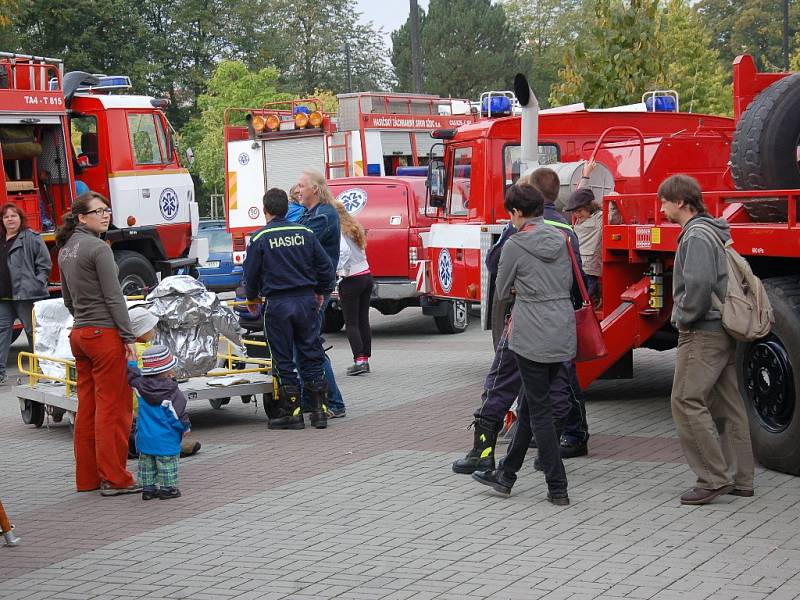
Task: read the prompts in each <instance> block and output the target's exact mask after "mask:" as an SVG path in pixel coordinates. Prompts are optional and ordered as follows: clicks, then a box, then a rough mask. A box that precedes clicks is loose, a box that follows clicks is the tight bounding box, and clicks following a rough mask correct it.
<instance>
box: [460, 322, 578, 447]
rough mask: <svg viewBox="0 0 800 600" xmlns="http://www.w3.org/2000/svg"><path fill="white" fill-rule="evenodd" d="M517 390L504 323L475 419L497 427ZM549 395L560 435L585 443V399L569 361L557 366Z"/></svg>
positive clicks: (517, 373) (513, 358)
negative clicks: (559, 425) (561, 429)
mask: <svg viewBox="0 0 800 600" xmlns="http://www.w3.org/2000/svg"><path fill="white" fill-rule="evenodd" d="M521 389H522V376H521V375H520V371H519V366H518V365H517V360H516V355H515V354H514V353H513V352H512V351H511V350H509V349H508V320H507V321H506V326H505V327H504V328H503V333H502V335H501V336H500V341H499V342H498V344H497V350H496V352H495V354H494V360H493V361H492V366H491V368H490V369H489V373H488V374H487V375H486V379H485V380H484V382H483V393H482V394H481V405H480V407H478V409H477V410H476V411H475V413H474V416H475V418H476V419H483V420H485V421H488V422H490V423H492V424H494V425H495V426H496V427H498V428H499V427H501V426H502V423H503V419H504V418H505V416H506V413H507V412H508V411H509V409H510V408H511V405H512V404H514V400H515V399H516V398H517V396H518V395H519V394H520V390H521ZM550 394H551V398H552V402H553V411H554V416H555V417H556V419H557V421H556V422H557V423H561V425H562V427H563V430H564V434H565V435H566V436H567V437H570V438H572V441H578V442H586V441H587V440H588V439H589V426H588V424H587V422H586V406H585V398H584V395H583V391H582V390H581V386H580V384H579V383H578V376H577V373H576V371H575V363H574V362H573V361H568V362H565V363H562V364H561V368H560V369H559V370H558V373H557V374H556V376H555V378H554V379H553V382H552V384H551V387H550ZM520 404H522V403H520Z"/></svg>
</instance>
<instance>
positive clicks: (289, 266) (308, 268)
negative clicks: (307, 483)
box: [244, 188, 338, 429]
mask: <svg viewBox="0 0 800 600" xmlns="http://www.w3.org/2000/svg"><path fill="white" fill-rule="evenodd" d="M288 205H289V201H288V198H287V196H286V192H284V191H283V190H279V189H277V188H272V189H270V190H268V191H267V193H266V194H264V215H265V217H266V218H267V225H266V226H265V227H262V228H261V229H259V230H258V231H257V232H255V233H254V234H253V236H252V237H251V238H250V246H249V247H248V249H247V258H246V259H245V263H244V281H245V282H246V283H245V291H246V296H247V299H248V300H249V301H250V302H254V301H255V300H257V299H258V297H259V296H263V297H264V298H265V308H264V333H265V335H266V337H267V342H268V344H269V348H270V352H271V354H272V364H273V374H274V376H275V377H277V379H278V386H279V392H278V398H277V402H271V403H270V405H271V406H269V411H268V417H269V427H270V428H271V429H302V428H303V427H305V423H304V421H303V414H302V409H301V406H300V380H299V379H298V374H297V371H296V370H295V358H294V357H295V350H296V353H297V357H298V358H297V367H298V370H299V372H300V378H302V380H303V384H304V387H305V389H306V392H307V394H308V396H309V401H310V404H311V425H312V426H314V427H316V428H317V429H323V428H325V427H326V426H327V407H326V393H327V384H326V380H325V374H324V360H325V352H324V350H323V349H322V342H321V340H320V337H319V316H318V313H319V311H320V310H321V307H322V303H323V300H324V298H325V296H326V295H329V294H330V293H331V291H332V290H333V286H334V283H335V280H334V270H333V265H332V264H331V261H330V259H329V258H328V256H327V254H326V253H325V251H324V250H323V249H322V245H321V244H320V242H319V240H318V239H317V237H316V236H315V235H314V232H313V231H312V230H311V229H309V228H308V227H304V226H303V225H299V224H295V223H290V222H289V221H287V220H286V218H285V217H286V211H287V210H288ZM337 244H338V239H337ZM253 306H255V304H253Z"/></svg>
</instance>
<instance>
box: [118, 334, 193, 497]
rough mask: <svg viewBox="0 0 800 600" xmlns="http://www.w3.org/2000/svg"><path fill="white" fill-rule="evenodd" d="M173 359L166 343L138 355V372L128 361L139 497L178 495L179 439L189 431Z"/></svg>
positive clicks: (183, 400) (133, 364)
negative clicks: (134, 399) (135, 397)
mask: <svg viewBox="0 0 800 600" xmlns="http://www.w3.org/2000/svg"><path fill="white" fill-rule="evenodd" d="M176 363H177V359H176V358H175V357H174V356H173V355H172V354H171V353H170V351H169V349H168V348H167V347H166V346H160V345H159V346H153V347H151V348H148V349H147V350H145V351H144V353H143V354H142V369H141V371H140V370H139V369H138V367H137V366H136V363H135V362H130V363H128V383H129V384H130V386H131V387H132V388H133V389H135V390H136V391H137V392H138V394H139V396H140V398H141V400H139V415H138V419H137V428H136V447H137V448H138V450H139V483H140V484H141V486H142V500H152V499H153V498H160V499H161V500H169V499H171V498H179V497H180V495H181V491H180V490H179V489H178V457H179V455H180V452H181V438H182V437H183V435H184V434H185V433H187V432H188V431H189V428H190V423H189V415H188V414H187V412H186V397H185V396H184V395H183V392H181V390H180V389H179V388H178V382H177V381H175V378H174V377H175V364H176Z"/></svg>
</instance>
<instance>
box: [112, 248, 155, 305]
mask: <svg viewBox="0 0 800 600" xmlns="http://www.w3.org/2000/svg"><path fill="white" fill-rule="evenodd" d="M114 260H115V261H116V262H117V267H118V268H119V283H120V286H121V287H122V293H123V294H124V295H126V296H138V295H141V294H143V293H144V290H145V288H151V287H153V286H154V285H156V284H157V283H158V280H157V279H156V271H155V269H154V268H153V265H151V264H150V261H149V260H147V259H146V258H145V257H144V256H142V255H141V254H139V253H138V252H133V251H132V250H117V251H116V252H114Z"/></svg>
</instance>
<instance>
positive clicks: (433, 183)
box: [427, 159, 447, 208]
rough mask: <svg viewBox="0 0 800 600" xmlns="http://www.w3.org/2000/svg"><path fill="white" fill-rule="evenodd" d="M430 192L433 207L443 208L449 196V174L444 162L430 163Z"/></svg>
mask: <svg viewBox="0 0 800 600" xmlns="http://www.w3.org/2000/svg"><path fill="white" fill-rule="evenodd" d="M427 183H428V190H429V191H430V198H431V206H433V207H436V208H441V207H443V206H444V205H445V202H446V195H447V173H446V172H445V169H444V162H443V161H441V160H439V159H433V160H431V161H430V163H428V182H427Z"/></svg>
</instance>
